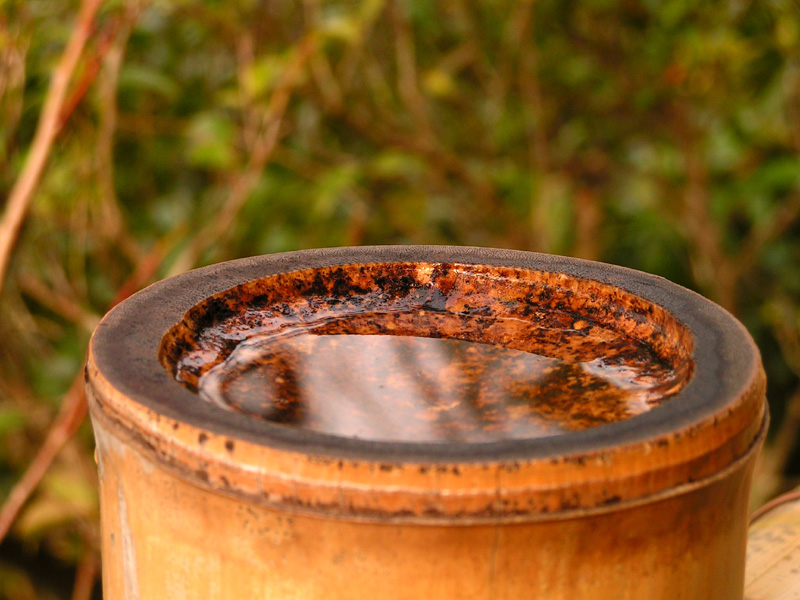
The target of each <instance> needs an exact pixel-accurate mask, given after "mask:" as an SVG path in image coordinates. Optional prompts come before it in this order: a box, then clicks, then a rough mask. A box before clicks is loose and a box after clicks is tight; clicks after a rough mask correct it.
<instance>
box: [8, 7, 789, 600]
mask: <svg viewBox="0 0 800 600" xmlns="http://www.w3.org/2000/svg"><path fill="white" fill-rule="evenodd" d="M0 7H2V8H0V190H2V196H3V197H4V196H5V195H6V193H7V192H8V190H9V189H10V186H11V184H12V183H13V181H14V178H15V176H16V174H17V173H18V172H19V169H20V167H21V161H22V160H23V158H24V156H25V154H26V151H27V149H28V148H29V146H30V142H31V138H32V135H33V131H34V128H35V125H36V122H37V119H38V115H39V111H40V110H41V106H42V102H43V97H44V92H45V90H46V87H47V82H48V81H49V77H50V74H51V69H52V68H53V65H54V64H55V62H56V61H57V59H58V56H59V53H60V52H61V50H62V49H63V44H64V41H65V40H66V39H67V37H68V36H69V32H70V27H71V26H72V22H73V19H74V14H73V12H74V9H75V7H74V3H71V2H66V1H63V0H53V1H50V2H24V1H22V0H4V1H3V2H2V4H0ZM134 8H135V9H136V10H133V9H134ZM126 15H135V18H134V17H130V16H126ZM125 18H131V19H133V20H132V22H131V31H130V38H129V39H128V38H127V37H124V36H120V37H119V38H117V39H115V40H114V41H113V43H112V44H111V45H110V46H109V47H105V46H103V44H101V43H100V41H99V38H96V39H94V40H93V42H92V43H91V44H90V50H91V51H92V52H94V53H95V54H92V55H93V56H95V55H96V56H97V60H99V64H100V71H99V73H98V80H97V83H96V84H95V85H93V86H92V87H91V89H90V90H89V91H88V93H87V94H86V97H84V98H79V100H80V101H79V102H78V103H77V105H76V106H75V109H74V111H73V112H72V113H71V114H70V115H68V120H67V121H66V122H65V124H64V127H63V130H62V132H61V135H60V137H59V139H58V141H57V144H56V146H55V147H54V150H53V155H52V158H51V161H50V163H49V168H48V170H47V173H46V174H45V177H44V179H43V181H42V182H41V185H40V188H39V192H38V194H37V196H36V198H35V200H34V203H33V207H32V213H31V215H30V218H29V219H28V222H27V223H26V227H25V229H24V231H23V235H22V237H21V239H20V242H19V244H18V246H17V249H16V254H15V256H14V259H13V261H12V265H11V266H12V270H11V273H10V279H9V283H8V285H7V287H6V289H5V290H4V292H3V296H2V297H0V311H2V316H3V318H2V319H0V335H1V336H2V337H3V339H4V340H6V343H5V344H3V345H0V436H5V437H8V439H13V440H14V444H11V443H6V444H3V445H0V481H1V482H2V486H3V487H1V488H0V489H3V490H6V489H8V486H10V485H11V482H13V481H14V480H15V479H16V478H18V477H19V476H20V474H21V470H22V469H23V468H24V465H25V464H26V463H27V462H28V461H29V460H30V457H31V455H32V453H33V452H34V451H35V449H36V447H37V444H39V443H41V440H42V439H43V437H44V435H45V432H46V429H47V424H48V423H49V419H50V418H51V416H52V414H53V413H54V411H55V410H56V403H57V401H58V399H59V398H60V397H61V395H62V394H63V393H64V392H65V390H66V388H67V386H68V385H69V382H70V381H71V378H72V377H73V376H74V374H75V373H76V372H77V371H78V370H79V368H80V365H81V362H82V360H83V358H84V356H85V348H86V343H87V335H88V331H89V330H90V329H91V327H92V326H93V324H94V323H95V322H96V319H97V317H98V315H99V314H101V313H102V312H103V311H104V310H106V309H107V307H108V304H109V303H110V302H111V300H112V299H113V298H114V297H115V296H116V295H117V293H118V292H119V290H120V289H121V288H124V287H125V286H126V285H129V284H130V282H131V281H137V282H139V283H138V285H142V284H144V283H146V281H147V280H148V277H149V279H152V278H157V277H161V276H165V275H167V274H170V273H175V272H179V271H181V270H184V269H187V268H191V267H195V266H200V265H201V264H206V263H209V262H213V261H219V260H226V259H230V258H235V257H239V256H246V255H251V254H259V253H265V252H278V251H285V250H292V249H298V248H305V247H320V246H335V245H343V244H385V243H454V244H472V245H484V246H497V247H516V248H521V249H529V250H538V251H544V252H557V253H561V254H569V255H576V256H581V257H585V258H591V259H596V260H603V261H608V262H613V263H617V264H622V265H625V266H629V267H633V268H638V269H643V270H645V271H650V272H653V273H657V274H660V275H663V276H665V277H668V278H669V279H672V280H673V281H676V282H677V283H680V284H682V285H685V286H688V287H691V288H693V289H696V290H697V291H699V292H700V293H702V294H704V295H706V296H708V297H710V298H712V299H714V300H716V301H718V302H721V303H724V304H725V305H726V307H727V308H729V309H731V310H733V311H734V312H735V314H736V315H737V316H738V317H739V318H740V319H741V320H742V321H743V322H744V323H745V324H746V325H747V326H748V328H749V329H750V331H751V332H752V333H753V335H754V337H755V338H756V340H757V342H758V344H759V346H760V347H761V349H762V352H763V355H764V363H765V368H766V370H767V373H768V376H769V380H770V388H769V399H770V402H771V405H772V411H773V415H774V416H775V422H776V423H780V422H781V416H782V415H783V414H784V412H786V411H787V410H788V409H787V404H788V403H791V402H795V400H791V399H792V398H798V397H800V394H798V385H800V367H798V362H797V361H798V360H799V359H798V357H797V353H798V352H799V351H798V344H800V341H798V340H800V326H798V322H800V270H798V268H797V265H798V264H800V154H799V153H800V53H799V52H798V49H799V48H800V11H798V7H797V4H796V2H794V1H793V0H774V1H772V2H767V3H763V2H762V3H758V2H754V1H751V0H742V1H739V2H733V3H731V2H723V1H722V0H712V1H711V2H706V3H702V4H698V3H693V2H689V1H688V0H666V1H665V0H662V1H656V0H592V1H584V2H565V1H562V0H538V1H536V2H533V1H531V0H522V1H519V2H511V1H510V0H499V1H497V2H492V3H481V2H471V1H464V0H446V1H442V2H435V3H434V2H427V1H421V0H363V1H356V0H350V1H344V0H342V1H335V0H305V1H304V2H302V3H291V2H285V1H281V2H269V3H267V2H257V1H254V0H237V1H234V2H211V1H207V0H181V1H180V2H165V1H163V0H151V1H148V0H115V1H114V2H107V3H106V4H105V5H104V9H103V11H102V13H101V15H100V17H99V18H98V23H97V31H98V32H104V31H105V32H107V31H114V28H113V27H112V25H113V24H114V23H115V22H116V20H117V19H125ZM99 35H100V34H99V33H98V36H99ZM103 48H105V49H103ZM115 52H116V53H117V54H114V53H115ZM90 54H91V52H90ZM115 56H116V57H117V59H116V62H115V60H112V59H113V57H115ZM86 62H87V64H84V65H83V70H82V71H81V73H83V72H85V71H86V69H88V63H89V62H90V61H88V60H87V61H86ZM79 77H80V75H79ZM74 90H75V88H73V91H74ZM141 273H145V274H146V275H147V276H146V277H145V278H144V279H143V280H141V281H140V280H139V279H137V278H138V277H139V274H141ZM795 437H796V436H790V435H786V436H783V437H782V438H781V439H788V440H789V443H792V444H793V443H794V442H793V440H794V439H795ZM776 439H778V438H776ZM781 443H786V442H781ZM73 450H74V451H75V452H78V454H77V455H75V456H82V457H83V459H84V461H85V459H87V458H89V457H90V453H91V447H90V444H89V443H88V442H87V441H85V440H83V439H82V441H79V442H76V443H74V444H73ZM12 451H13V452H14V453H15V454H14V455H13V456H11V455H10V453H11V452H12ZM792 451H793V452H794V453H795V454H796V453H797V448H793V449H792ZM791 453H792V452H788V453H787V452H784V453H783V454H781V453H778V454H776V455H779V456H781V457H784V456H785V455H790V454H791ZM776 455H773V456H776ZM75 456H73V458H75ZM62 468H63V467H62ZM769 468H770V469H772V471H773V472H772V473H771V475H770V477H767V478H765V481H767V483H764V484H763V485H762V488H763V490H762V492H761V494H762V496H763V495H768V494H770V493H773V492H774V491H776V489H777V487H781V486H786V485H789V484H791V483H792V482H794V481H796V480H797V479H798V475H799V474H800V466H797V465H794V466H793V463H792V462H791V461H790V460H789V459H784V458H780V460H778V459H775V460H773V461H772V462H771V463H770V466H769ZM75 469H76V470H77V467H75ZM66 471H69V468H67V469H66ZM82 486H83V487H82ZM85 486H86V484H85V481H83V480H82V479H81V477H75V478H72V479H71V478H70V476H69V475H68V474H67V473H65V472H62V471H61V470H59V471H58V473H57V474H56V472H54V473H53V474H51V478H48V480H47V482H46V484H45V485H44V487H43V488H42V489H41V490H39V493H38V494H37V495H36V496H35V498H34V499H33V501H32V503H31V504H30V505H29V506H28V508H27V511H26V512H25V514H24V517H23V520H22V521H20V523H19V524H18V528H17V529H16V530H15V531H16V535H17V536H19V537H21V538H23V539H25V540H34V539H35V540H38V541H41V542H42V543H43V544H45V545H46V546H47V545H48V540H49V542H50V543H49V546H48V547H53V548H56V547H58V548H62V549H63V548H64V547H66V546H69V544H70V543H72V542H69V541H68V542H65V541H64V540H65V539H66V540H73V541H74V539H73V538H71V537H70V536H75V535H76V531H78V530H79V529H80V530H81V531H83V529H81V528H84V527H85V525H81V527H77V525H76V524H77V523H86V522H91V519H92V518H93V517H92V516H91V515H92V514H93V512H92V511H94V510H95V508H94V506H93V505H92V503H91V502H90V501H89V499H88V497H87V496H86V494H88V491H87V488H86V487H85ZM71 487H74V488H75V490H77V491H76V492H75V494H76V495H74V496H70V493H71V492H67V493H65V492H64V490H65V489H67V488H71ZM59 490H60V491H59ZM65 532H66V533H65ZM70 532H71V533H70ZM65 536H66V537H65ZM76 539H78V540H79V541H78V542H77V546H76V548H78V549H79V550H82V551H86V552H91V551H95V550H94V549H92V548H91V544H92V542H91V540H92V536H91V535H86V532H85V531H84V533H83V534H81V535H79V536H78V537H77V538H76ZM54 552H55V550H54ZM77 553H79V552H78V551H76V553H73V554H70V553H69V552H62V554H61V555H62V556H63V557H65V558H64V559H65V560H67V561H73V562H77V558H76V557H77ZM0 559H2V555H0ZM4 568H6V567H4V566H0V570H1V569H4ZM9 568H11V567H9ZM12 570H13V569H12ZM8 572H9V573H11V571H8ZM0 573H5V572H4V571H0ZM9 577H12V575H9ZM13 577H16V576H13ZM1 581H3V575H2V574H0V582H1ZM20 581H22V583H20V587H19V589H20V590H22V591H21V592H19V593H20V594H21V595H19V596H18V597H20V598H22V597H25V596H24V593H25V592H24V589H26V588H25V584H24V577H23V579H21V580H20ZM0 585H3V584H2V583H0ZM3 589H4V588H3ZM2 593H3V592H2V591H0V595H2Z"/></svg>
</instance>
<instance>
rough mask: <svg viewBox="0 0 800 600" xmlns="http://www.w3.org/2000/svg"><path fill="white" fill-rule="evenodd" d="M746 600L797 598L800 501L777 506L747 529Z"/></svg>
mask: <svg viewBox="0 0 800 600" xmlns="http://www.w3.org/2000/svg"><path fill="white" fill-rule="evenodd" d="M745 600H800V500H796V501H794V502H789V503H787V504H784V505H781V506H777V507H776V508H774V509H773V510H771V511H770V512H768V513H766V514H765V515H764V516H762V517H761V518H759V519H758V520H757V521H756V522H755V523H753V525H752V527H751V528H750V534H749V537H748V541H747V567H746V570H745Z"/></svg>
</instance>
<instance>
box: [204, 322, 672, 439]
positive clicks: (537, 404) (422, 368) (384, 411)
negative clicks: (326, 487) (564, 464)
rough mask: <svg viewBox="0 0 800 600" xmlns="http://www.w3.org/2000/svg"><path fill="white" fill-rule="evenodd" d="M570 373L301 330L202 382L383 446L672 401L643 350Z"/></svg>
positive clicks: (500, 357)
mask: <svg viewBox="0 0 800 600" xmlns="http://www.w3.org/2000/svg"><path fill="white" fill-rule="evenodd" d="M636 350H638V352H629V353H628V355H627V356H625V357H623V358H621V359H620V358H617V359H615V360H603V359H600V358H598V359H595V360H592V361H589V362H565V361H563V360H559V359H557V358H548V357H545V356H540V355H537V354H532V353H528V352H522V351H519V350H511V349H508V348H502V347H500V346H495V345H489V344H481V343H475V342H469V341H464V340H454V339H437V338H420V337H409V336H393V335H315V334H313V333H304V332H302V330H300V331H289V332H283V333H281V334H279V335H274V336H262V337H258V338H252V339H250V340H248V341H247V342H244V343H242V344H240V345H239V346H238V347H237V348H236V349H235V350H234V351H233V352H232V353H231V354H230V356H229V357H228V358H227V359H226V360H225V361H224V362H223V363H220V364H219V365H217V366H216V367H214V368H213V369H211V370H210V371H208V372H207V373H206V374H205V375H204V376H203V377H201V379H200V382H199V392H200V394H201V396H202V397H204V398H205V399H207V400H209V401H212V402H215V403H216V404H219V405H221V406H224V407H228V408H232V409H234V410H238V411H241V412H244V413H246V414H248V415H252V416H255V417H259V418H263V419H266V420H269V421H273V422H276V423H282V424H285V425H293V426H298V427H304V428H307V429H311V430H314V431H318V432H322V433H328V434H333V435H339V436H345V437H355V438H359V439H371V440H382V441H389V440H391V441H417V442H491V441H498V440H503V439H512V438H535V437H540V436H546V435H554V434H558V433H563V432H567V431H573V430H578V429H584V428H587V427H593V426H597V425H603V424H605V423H609V422H613V421H617V420H620V419H626V418H629V417H632V416H634V415H637V414H640V413H642V412H644V411H646V410H648V409H649V408H651V407H652V406H655V405H657V404H658V403H659V402H661V401H662V400H663V399H664V398H665V397H666V396H668V395H669V388H671V387H673V386H674V384H673V379H674V373H673V372H672V370H671V369H670V368H669V367H666V366H664V365H660V364H659V363H658V361H655V360H654V357H653V356H652V353H650V352H647V350H646V348H644V347H639V348H636Z"/></svg>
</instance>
